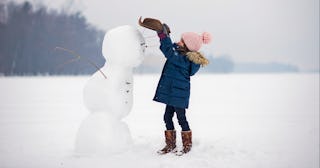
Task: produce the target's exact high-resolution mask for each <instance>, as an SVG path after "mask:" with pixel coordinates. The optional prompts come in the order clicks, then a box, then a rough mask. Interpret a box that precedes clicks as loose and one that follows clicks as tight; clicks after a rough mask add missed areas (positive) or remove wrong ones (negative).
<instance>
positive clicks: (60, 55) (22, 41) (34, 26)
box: [0, 2, 105, 75]
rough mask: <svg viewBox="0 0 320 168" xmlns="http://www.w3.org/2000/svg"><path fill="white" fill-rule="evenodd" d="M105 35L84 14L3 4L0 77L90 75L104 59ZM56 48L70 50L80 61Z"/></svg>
mask: <svg viewBox="0 0 320 168" xmlns="http://www.w3.org/2000/svg"><path fill="white" fill-rule="evenodd" d="M103 35H104V32H103V31H101V30H98V29H97V28H95V27H93V26H91V25H90V24H88V23H87V20H86V19H85V17H84V16H83V15H82V14H81V13H79V12H78V13H73V14H67V13H66V12H63V11H62V12H57V11H54V10H50V11H49V10H48V9H47V8H46V7H38V8H37V9H34V6H33V5H32V4H31V3H30V2H24V3H22V4H16V3H14V2H10V3H7V4H4V3H1V2H0V74H2V75H66V74H67V75H79V74H91V73H93V72H95V71H96V68H95V67H94V66H92V65H90V64H89V63H88V62H87V61H86V60H87V59H89V60H91V61H92V62H95V63H96V65H97V66H98V67H101V66H102V65H103V64H104V62H105V59H104V58H103V56H102V53H101V47H102V46H101V45H102V40H103ZM57 47H63V48H67V49H71V50H73V51H75V52H77V54H79V55H80V56H82V57H86V59H82V58H80V59H79V58H78V57H76V56H74V55H72V54H71V53H68V52H66V51H63V50H61V49H59V48H57Z"/></svg>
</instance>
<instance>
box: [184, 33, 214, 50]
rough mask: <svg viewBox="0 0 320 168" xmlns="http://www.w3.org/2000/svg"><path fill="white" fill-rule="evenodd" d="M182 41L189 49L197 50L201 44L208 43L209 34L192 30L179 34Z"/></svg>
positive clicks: (209, 39) (209, 40)
mask: <svg viewBox="0 0 320 168" xmlns="http://www.w3.org/2000/svg"><path fill="white" fill-rule="evenodd" d="M181 38H182V39H183V41H184V43H185V44H186V46H187V48H188V49H189V50H190V51H199V50H200V48H201V46H202V44H209V43H210V42H211V39H212V37H211V34H210V33H208V32H203V33H202V34H201V35H199V34H198V33H194V32H186V33H183V34H182V35H181Z"/></svg>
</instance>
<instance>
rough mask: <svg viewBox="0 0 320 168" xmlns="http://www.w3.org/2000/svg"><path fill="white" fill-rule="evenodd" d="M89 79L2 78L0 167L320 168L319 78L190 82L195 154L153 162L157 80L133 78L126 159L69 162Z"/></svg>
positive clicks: (158, 139)
mask: <svg viewBox="0 0 320 168" xmlns="http://www.w3.org/2000/svg"><path fill="white" fill-rule="evenodd" d="M88 78H89V77H88V76H84V77H10V78H5V77H1V78H0V168H64V167H66V168H89V167H92V168H100V167H101V168H132V167H135V168H142V167H143V168H171V167H174V168H190V167H193V168H318V167H319V74H254V75H245V74H230V75H198V76H195V77H193V78H192V83H191V87H192V90H191V99H190V108H189V109H188V111H187V117H188V119H189V123H190V127H191V129H192V130H193V137H194V138H193V141H194V145H193V148H192V151H191V152H190V153H189V154H187V155H184V156H182V157H178V156H175V155H173V154H168V155H164V156H159V155H157V154H156V151H157V150H158V149H160V148H161V147H163V145H164V137H163V131H164V124H163V121H162V115H163V111H164V105H163V104H159V103H156V102H153V101H152V98H153V95H154V92H155V89H156V85H157V82H158V79H159V75H154V76H152V75H136V76H135V77H134V105H133V109H132V111H131V113H130V114H129V116H128V117H127V118H125V122H126V123H127V124H128V126H129V129H130V131H131V135H132V137H133V140H134V144H133V146H132V147H131V149H130V150H128V151H126V152H123V153H118V154H115V155H111V156H106V155H105V156H101V155H100V156H97V155H94V156H93V155H91V156H89V155H88V156H83V155H81V156H79V155H76V154H74V144H75V143H74V142H75V137H76V134H77V130H78V128H79V126H80V123H81V121H82V120H83V119H84V118H85V117H86V116H87V115H88V113H89V112H88V111H87V109H86V108H85V106H84V105H83V100H82V98H83V96H82V94H83V86H84V85H85V83H86V81H87V80H88ZM175 124H176V129H177V130H178V131H180V127H179V125H178V124H177V122H176V118H175ZM180 138H181V137H180V134H179V135H178V139H177V142H178V145H179V146H181V139H180Z"/></svg>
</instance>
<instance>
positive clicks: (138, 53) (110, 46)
mask: <svg viewBox="0 0 320 168" xmlns="http://www.w3.org/2000/svg"><path fill="white" fill-rule="evenodd" d="M145 48H146V46H145V40H144V38H143V36H142V34H141V33H140V31H139V30H138V29H136V28H134V27H132V26H129V25H125V26H120V27H116V28H114V29H111V30H109V31H108V32H107V33H106V34H105V36H104V39H103V44H102V54H103V56H104V57H105V59H106V64H107V66H108V64H109V65H111V64H112V65H118V66H123V67H136V66H138V65H140V64H141V63H142V61H143V58H144V50H145Z"/></svg>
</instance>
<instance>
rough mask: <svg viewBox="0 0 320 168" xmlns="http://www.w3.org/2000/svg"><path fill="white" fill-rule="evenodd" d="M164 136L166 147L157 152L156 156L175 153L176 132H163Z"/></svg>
mask: <svg viewBox="0 0 320 168" xmlns="http://www.w3.org/2000/svg"><path fill="white" fill-rule="evenodd" d="M164 135H165V138H166V146H165V147H164V148H163V149H161V150H159V151H158V152H157V153H158V154H161V155H163V154H166V153H169V152H173V153H174V152H177V150H176V130H166V131H164Z"/></svg>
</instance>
